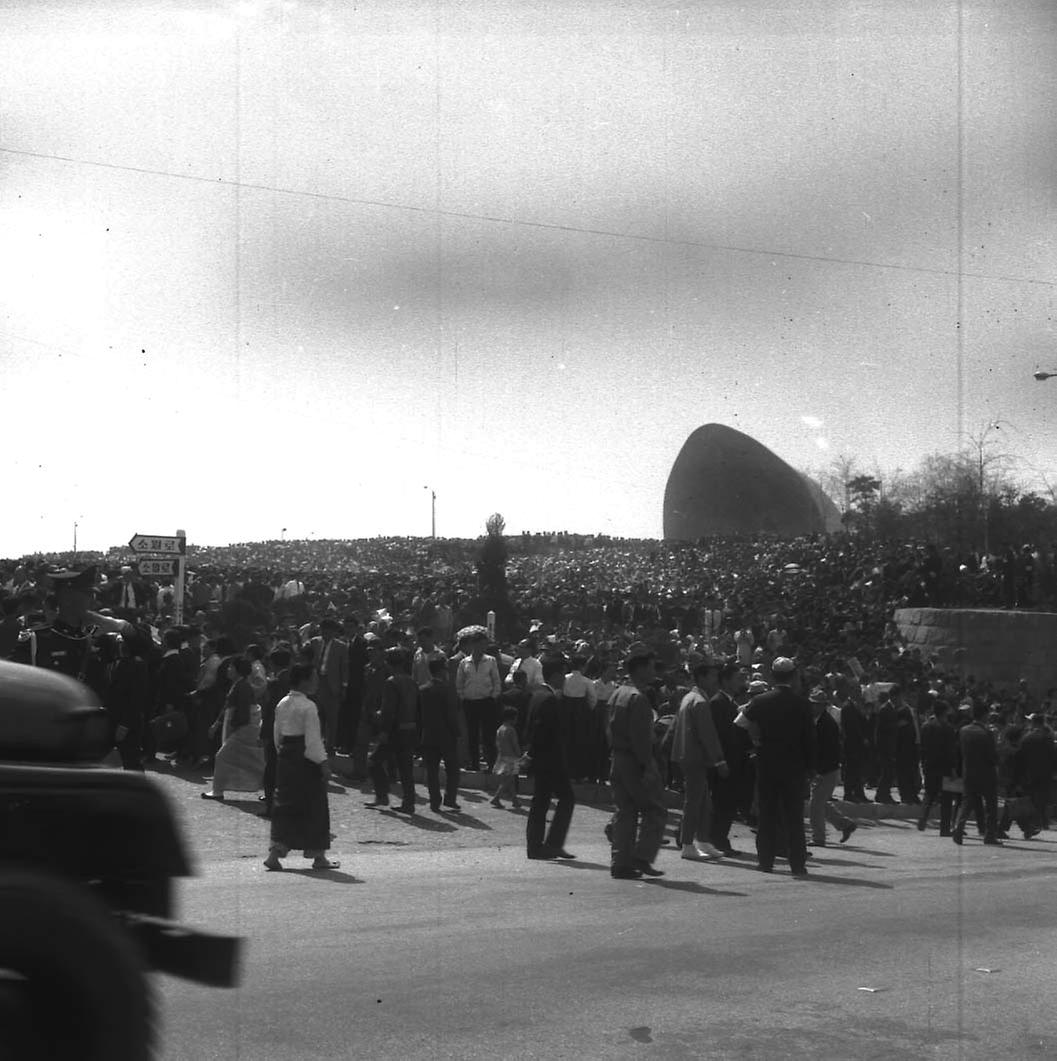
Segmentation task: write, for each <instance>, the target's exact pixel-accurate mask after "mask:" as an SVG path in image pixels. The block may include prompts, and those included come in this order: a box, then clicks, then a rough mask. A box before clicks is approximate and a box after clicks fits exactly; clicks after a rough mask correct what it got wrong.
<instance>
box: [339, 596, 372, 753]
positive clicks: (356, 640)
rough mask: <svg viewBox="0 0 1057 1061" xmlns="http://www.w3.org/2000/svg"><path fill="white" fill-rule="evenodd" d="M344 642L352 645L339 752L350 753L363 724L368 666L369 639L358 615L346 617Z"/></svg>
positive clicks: (350, 646) (341, 720)
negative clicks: (364, 686) (366, 668)
mask: <svg viewBox="0 0 1057 1061" xmlns="http://www.w3.org/2000/svg"><path fill="white" fill-rule="evenodd" d="M345 641H346V643H347V644H348V646H349V651H348V666H347V668H346V669H347V672H348V685H347V686H346V689H345V699H344V701H343V702H342V705H341V709H340V711H339V712H338V751H339V752H345V753H350V752H352V751H353V749H354V748H355V746H356V732H357V730H358V729H359V726H360V711H361V709H362V707H363V679H364V668H365V667H366V666H367V642H366V641H364V639H363V624H362V623H361V622H360V619H359V616H357V615H347V616H346V617H345Z"/></svg>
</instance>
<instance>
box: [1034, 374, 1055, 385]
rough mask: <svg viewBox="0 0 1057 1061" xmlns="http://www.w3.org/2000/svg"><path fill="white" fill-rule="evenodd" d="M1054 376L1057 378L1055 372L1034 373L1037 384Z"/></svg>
mask: <svg viewBox="0 0 1057 1061" xmlns="http://www.w3.org/2000/svg"><path fill="white" fill-rule="evenodd" d="M1054 376H1057V372H1036V373H1035V379H1037V380H1038V381H1039V383H1041V382H1042V381H1043V380H1046V379H1053V377H1054Z"/></svg>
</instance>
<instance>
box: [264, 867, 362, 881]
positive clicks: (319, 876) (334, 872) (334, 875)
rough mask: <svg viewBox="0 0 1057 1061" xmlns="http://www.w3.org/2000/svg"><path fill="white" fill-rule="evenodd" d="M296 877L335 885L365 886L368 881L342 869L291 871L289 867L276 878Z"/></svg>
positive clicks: (307, 868)
mask: <svg viewBox="0 0 1057 1061" xmlns="http://www.w3.org/2000/svg"><path fill="white" fill-rule="evenodd" d="M291 874H292V875H294V876H298V877H311V878H312V879H313V880H329V881H331V882H332V883H333V884H365V883H366V881H362V880H360V878H359V877H354V876H353V875H352V874H351V873H342V871H341V870H340V869H310V868H309V867H307V866H306V867H304V868H303V869H290V868H289V867H287V866H283V868H282V870H281V872H279V873H277V874H276V876H279V877H282V876H289V875H291Z"/></svg>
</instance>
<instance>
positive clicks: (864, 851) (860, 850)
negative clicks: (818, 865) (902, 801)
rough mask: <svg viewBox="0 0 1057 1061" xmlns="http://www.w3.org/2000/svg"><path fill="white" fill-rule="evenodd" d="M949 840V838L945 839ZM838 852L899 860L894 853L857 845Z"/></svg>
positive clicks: (847, 846)
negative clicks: (850, 852)
mask: <svg viewBox="0 0 1057 1061" xmlns="http://www.w3.org/2000/svg"><path fill="white" fill-rule="evenodd" d="M944 839H948V837H944ZM837 850H838V851H852V852H854V853H855V854H857V855H876V856H877V857H878V858H897V857H898V856H897V855H896V854H895V852H893V851H874V850H872V849H871V848H869V847H857V846H856V845H855V844H846V845H844V846H842V847H839V848H837Z"/></svg>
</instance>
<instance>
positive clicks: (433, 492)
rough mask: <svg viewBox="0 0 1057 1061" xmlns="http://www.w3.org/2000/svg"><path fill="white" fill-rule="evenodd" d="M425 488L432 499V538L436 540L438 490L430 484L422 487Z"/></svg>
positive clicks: (430, 525)
mask: <svg viewBox="0 0 1057 1061" xmlns="http://www.w3.org/2000/svg"><path fill="white" fill-rule="evenodd" d="M422 489H423V490H428V491H429V500H430V523H429V527H430V538H431V539H432V540H433V541H434V542H436V540H437V491H436V490H434V489H433V488H432V487H430V486H424V487H422Z"/></svg>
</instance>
